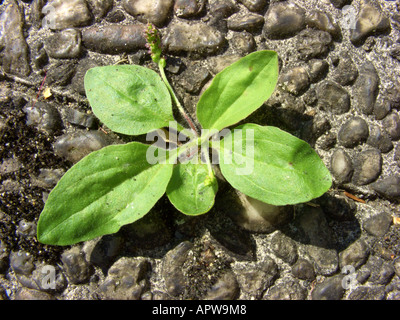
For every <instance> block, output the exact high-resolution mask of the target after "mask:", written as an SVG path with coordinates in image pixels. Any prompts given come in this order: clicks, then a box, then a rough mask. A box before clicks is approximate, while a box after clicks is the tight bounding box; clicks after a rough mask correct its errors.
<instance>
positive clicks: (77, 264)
mask: <svg viewBox="0 0 400 320" xmlns="http://www.w3.org/2000/svg"><path fill="white" fill-rule="evenodd" d="M61 262H62V263H63V269H64V271H65V274H66V276H67V278H68V280H69V282H70V283H73V284H82V283H86V282H88V281H89V278H90V276H91V275H92V272H93V269H92V268H91V266H90V264H89V263H88V262H87V261H86V259H85V255H84V253H83V252H82V251H81V249H80V248H79V247H73V248H71V249H68V250H66V251H64V252H63V254H62V255H61Z"/></svg>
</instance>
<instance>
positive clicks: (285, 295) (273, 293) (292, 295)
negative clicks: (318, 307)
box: [263, 279, 307, 300]
mask: <svg viewBox="0 0 400 320" xmlns="http://www.w3.org/2000/svg"><path fill="white" fill-rule="evenodd" d="M306 298H307V290H306V289H305V288H304V287H302V286H301V284H300V283H299V282H298V281H296V280H292V279H290V280H287V281H284V282H281V283H279V284H276V285H274V286H273V287H271V288H270V289H269V290H268V292H267V294H265V295H264V297H263V300H305V299H306Z"/></svg>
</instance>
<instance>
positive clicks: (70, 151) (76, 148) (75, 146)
mask: <svg viewBox="0 0 400 320" xmlns="http://www.w3.org/2000/svg"><path fill="white" fill-rule="evenodd" d="M109 144H110V142H109V139H108V137H107V136H106V134H105V133H103V132H100V131H83V130H82V131H77V132H71V133H66V134H64V135H62V136H60V137H59V138H57V140H56V141H55V142H54V151H55V153H56V154H57V155H58V156H60V157H63V158H65V159H66V160H68V161H70V162H72V163H76V162H78V161H79V160H81V159H82V158H83V157H85V156H87V155H88V154H89V153H91V152H93V151H96V150H99V149H101V148H103V147H105V146H107V145H109Z"/></svg>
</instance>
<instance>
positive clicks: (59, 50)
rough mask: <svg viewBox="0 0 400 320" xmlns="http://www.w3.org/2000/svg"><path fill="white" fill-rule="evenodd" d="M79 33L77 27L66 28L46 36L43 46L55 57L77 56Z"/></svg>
mask: <svg viewBox="0 0 400 320" xmlns="http://www.w3.org/2000/svg"><path fill="white" fill-rule="evenodd" d="M81 42H82V38H81V33H80V31H79V30H77V29H66V30H63V31H61V32H59V33H56V34H54V35H52V36H50V37H49V38H47V40H46V42H45V45H44V48H45V50H46V52H47V54H48V55H49V56H50V57H52V58H56V59H73V58H78V57H79V55H80V54H81Z"/></svg>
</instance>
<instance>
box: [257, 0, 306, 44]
mask: <svg viewBox="0 0 400 320" xmlns="http://www.w3.org/2000/svg"><path fill="white" fill-rule="evenodd" d="M305 27H306V22H305V10H304V9H303V8H300V7H299V6H297V5H296V4H294V3H292V2H289V1H288V2H286V1H285V2H278V3H274V4H271V5H270V7H269V9H268V11H267V13H266V15H265V25H264V33H265V34H266V36H267V37H269V38H272V39H284V38H289V37H292V36H294V35H295V34H296V33H298V32H299V31H301V30H303V29H304V28H305Z"/></svg>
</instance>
